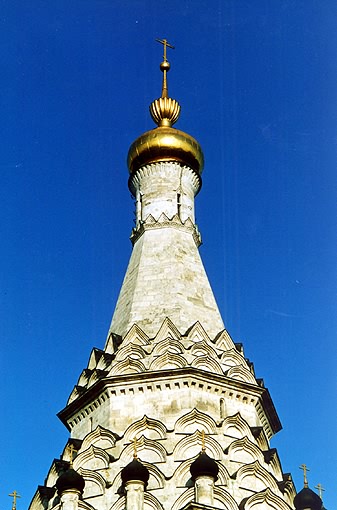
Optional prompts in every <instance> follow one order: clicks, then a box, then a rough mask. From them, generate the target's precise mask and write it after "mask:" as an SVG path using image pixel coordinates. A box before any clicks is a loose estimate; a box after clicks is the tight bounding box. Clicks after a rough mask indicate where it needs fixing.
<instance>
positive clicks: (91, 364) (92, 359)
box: [88, 347, 104, 370]
mask: <svg viewBox="0 0 337 510" xmlns="http://www.w3.org/2000/svg"><path fill="white" fill-rule="evenodd" d="M103 354H104V351H102V350H101V349H97V347H94V348H93V350H92V351H91V353H90V356H89V361H88V369H89V370H93V369H94V368H96V367H97V364H98V362H99V360H100V359H101V357H102V356H103Z"/></svg>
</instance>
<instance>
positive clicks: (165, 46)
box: [156, 39, 174, 62]
mask: <svg viewBox="0 0 337 510" xmlns="http://www.w3.org/2000/svg"><path fill="white" fill-rule="evenodd" d="M156 41H157V42H159V43H160V44H162V45H163V46H164V56H163V59H164V62H166V61H167V58H166V48H167V47H168V48H172V50H174V46H172V45H171V44H170V43H168V42H167V40H166V39H156Z"/></svg>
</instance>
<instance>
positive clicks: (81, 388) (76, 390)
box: [67, 385, 85, 405]
mask: <svg viewBox="0 0 337 510" xmlns="http://www.w3.org/2000/svg"><path fill="white" fill-rule="evenodd" d="M84 391H85V387H84V386H78V385H76V386H74V389H73V391H72V392H71V393H70V395H69V398H68V401H67V405H69V404H71V402H73V401H74V400H76V399H77V398H78V397H79V396H81V395H82V393H83V392H84Z"/></svg>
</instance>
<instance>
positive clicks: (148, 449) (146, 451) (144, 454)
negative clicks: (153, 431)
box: [120, 436, 167, 463]
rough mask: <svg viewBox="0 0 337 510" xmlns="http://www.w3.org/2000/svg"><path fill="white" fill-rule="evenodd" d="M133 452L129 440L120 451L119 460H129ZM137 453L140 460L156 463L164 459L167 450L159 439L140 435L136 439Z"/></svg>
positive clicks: (131, 443)
mask: <svg viewBox="0 0 337 510" xmlns="http://www.w3.org/2000/svg"><path fill="white" fill-rule="evenodd" d="M133 453H134V445H133V442H130V443H129V444H128V445H127V446H126V447H125V448H124V450H123V451H122V452H121V455H120V460H121V462H126V463H128V462H130V460H131V459H132V457H133ZM137 454H138V457H139V458H140V460H141V461H142V462H150V463H158V462H165V461H166V456H167V451H166V449H165V447H164V446H163V445H162V443H160V442H159V441H156V440H154V439H147V438H146V437H144V436H142V437H140V438H138V439H137Z"/></svg>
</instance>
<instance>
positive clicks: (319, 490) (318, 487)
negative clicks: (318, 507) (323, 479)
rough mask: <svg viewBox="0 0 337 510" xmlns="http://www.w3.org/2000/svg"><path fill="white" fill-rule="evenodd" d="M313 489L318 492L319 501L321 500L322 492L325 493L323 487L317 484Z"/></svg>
mask: <svg viewBox="0 0 337 510" xmlns="http://www.w3.org/2000/svg"><path fill="white" fill-rule="evenodd" d="M315 489H317V490H318V494H319V497H320V498H321V499H323V497H322V496H323V492H324V491H325V489H324V487H322V485H321V484H320V483H318V484H317V485H316V487H315Z"/></svg>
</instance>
